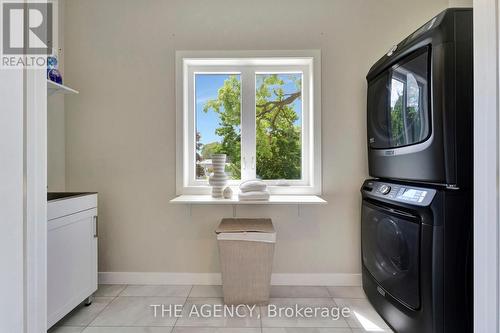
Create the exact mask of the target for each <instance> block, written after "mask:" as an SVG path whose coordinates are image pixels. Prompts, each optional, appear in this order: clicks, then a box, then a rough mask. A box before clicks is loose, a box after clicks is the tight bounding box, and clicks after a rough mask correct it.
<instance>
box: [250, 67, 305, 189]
mask: <svg viewBox="0 0 500 333" xmlns="http://www.w3.org/2000/svg"><path fill="white" fill-rule="evenodd" d="M256 131H257V133H256V141H257V142H256V152H257V163H256V164H257V177H258V178H261V179H267V180H279V179H290V180H292V179H301V178H302V74H301V73H296V74H257V75H256Z"/></svg>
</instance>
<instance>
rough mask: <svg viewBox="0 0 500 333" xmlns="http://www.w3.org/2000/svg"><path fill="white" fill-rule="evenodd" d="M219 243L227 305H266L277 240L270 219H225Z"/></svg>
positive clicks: (220, 228) (221, 227) (218, 232)
mask: <svg viewBox="0 0 500 333" xmlns="http://www.w3.org/2000/svg"><path fill="white" fill-rule="evenodd" d="M215 233H216V234H217V241H218V244H219V255H220V265H221V271H222V291H223V293H224V303H225V304H267V303H268V302H269V289H270V285H271V272H272V266H273V257H274V245H275V243H276V231H275V230H274V227H273V223H272V221H271V219H242V218H228V219H222V221H221V223H220V224H219V227H218V228H217V230H216V231H215Z"/></svg>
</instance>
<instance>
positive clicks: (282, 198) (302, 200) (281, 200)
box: [170, 195, 328, 205]
mask: <svg viewBox="0 0 500 333" xmlns="http://www.w3.org/2000/svg"><path fill="white" fill-rule="evenodd" d="M170 203H172V204H187V205H297V204H298V205H325V204H327V203H328V202H327V201H326V200H324V199H322V198H320V197H318V196H316V195H271V197H270V198H269V200H268V201H239V200H238V195H234V196H233V198H231V199H217V198H212V196H210V195H179V196H178V197H175V198H174V199H172V200H170Z"/></svg>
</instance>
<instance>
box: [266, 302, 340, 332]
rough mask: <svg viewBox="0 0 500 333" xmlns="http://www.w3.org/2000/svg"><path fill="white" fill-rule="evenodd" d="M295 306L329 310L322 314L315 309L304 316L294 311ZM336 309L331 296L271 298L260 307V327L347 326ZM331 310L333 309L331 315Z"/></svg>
mask: <svg viewBox="0 0 500 333" xmlns="http://www.w3.org/2000/svg"><path fill="white" fill-rule="evenodd" d="M296 307H297V308H299V309H300V308H302V309H303V308H309V307H310V308H312V309H313V310H312V311H314V309H324V308H326V309H327V311H330V312H329V315H327V316H322V315H321V314H322V311H317V313H316V315H314V314H312V313H311V314H310V316H311V317H310V318H305V317H301V316H300V315H296V314H295V313H294V312H295V308H296ZM280 309H282V312H281V314H280ZM337 310H338V307H337V305H336V304H335V302H334V301H333V299H332V298H272V299H271V300H270V304H269V305H268V306H263V307H261V313H262V327H277V328H282V327H316V328H320V327H346V328H347V327H349V325H348V324H347V321H346V320H345V319H344V318H343V317H342V316H341V314H340V313H338V312H336V311H337ZM331 311H334V313H333V315H332V312H331Z"/></svg>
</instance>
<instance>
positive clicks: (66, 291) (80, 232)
mask: <svg viewBox="0 0 500 333" xmlns="http://www.w3.org/2000/svg"><path fill="white" fill-rule="evenodd" d="M96 216H97V209H90V210H86V211H83V212H79V213H76V214H72V215H68V216H64V217H61V218H58V219H54V220H50V221H48V235H47V319H48V327H50V326H52V325H53V324H55V323H56V322H57V321H58V320H60V319H61V318H62V317H64V315H66V314H67V313H69V312H70V311H71V310H72V309H73V308H74V307H76V306H77V305H78V304H80V303H81V302H82V301H83V300H84V299H85V298H87V297H88V296H90V295H92V293H93V292H94V291H95V290H96V289H97V238H96V236H97V226H96V218H95V217H96Z"/></svg>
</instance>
